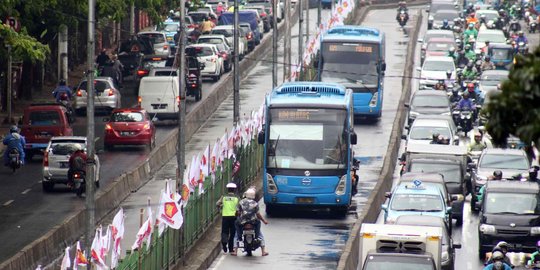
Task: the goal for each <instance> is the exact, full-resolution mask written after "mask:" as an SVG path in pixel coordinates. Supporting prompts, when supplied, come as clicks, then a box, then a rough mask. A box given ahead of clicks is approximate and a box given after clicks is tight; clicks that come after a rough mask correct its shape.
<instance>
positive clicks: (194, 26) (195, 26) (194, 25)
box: [188, 24, 197, 28]
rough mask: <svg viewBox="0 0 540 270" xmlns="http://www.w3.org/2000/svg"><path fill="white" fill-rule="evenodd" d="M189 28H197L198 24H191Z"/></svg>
mask: <svg viewBox="0 0 540 270" xmlns="http://www.w3.org/2000/svg"><path fill="white" fill-rule="evenodd" d="M188 28H197V25H196V24H190V25H188Z"/></svg>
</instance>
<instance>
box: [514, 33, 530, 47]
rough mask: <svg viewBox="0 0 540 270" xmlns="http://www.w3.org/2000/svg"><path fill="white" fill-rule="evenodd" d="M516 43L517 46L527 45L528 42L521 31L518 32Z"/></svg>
mask: <svg viewBox="0 0 540 270" xmlns="http://www.w3.org/2000/svg"><path fill="white" fill-rule="evenodd" d="M515 41H516V43H517V44H518V45H519V43H524V44H528V43H529V40H528V39H527V38H526V37H525V34H524V33H523V31H519V32H518V36H517V37H516V39H515Z"/></svg>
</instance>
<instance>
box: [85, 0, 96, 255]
mask: <svg viewBox="0 0 540 270" xmlns="http://www.w3.org/2000/svg"><path fill="white" fill-rule="evenodd" d="M95 7H96V2H95V0H88V44H87V51H88V58H87V59H86V64H87V71H86V76H87V79H86V82H87V83H86V89H87V90H86V92H87V97H88V98H87V105H86V119H87V123H86V128H87V130H86V156H87V160H86V237H85V240H86V254H91V253H90V252H91V242H92V240H91V239H92V234H93V233H94V226H95V225H96V216H95V214H96V213H95V210H96V201H95V197H94V187H95V184H96V181H95V178H96V176H95V172H94V169H95V165H96V163H95V160H94V156H95V151H94V150H95V149H94V144H95V141H94V135H95V134H94V132H95V131H94V95H95V93H94V50H95V48H94V46H95V45H94V36H95V34H94V31H95V17H94V16H95V13H94V10H95Z"/></svg>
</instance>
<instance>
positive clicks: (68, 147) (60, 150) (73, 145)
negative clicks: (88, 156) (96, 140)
mask: <svg viewBox="0 0 540 270" xmlns="http://www.w3.org/2000/svg"><path fill="white" fill-rule="evenodd" d="M84 148H86V145H85V143H84V142H52V143H51V148H50V151H51V154H52V155H71V154H72V153H73V152H75V151H76V150H77V149H84Z"/></svg>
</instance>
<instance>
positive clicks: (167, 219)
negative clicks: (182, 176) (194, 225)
mask: <svg viewBox="0 0 540 270" xmlns="http://www.w3.org/2000/svg"><path fill="white" fill-rule="evenodd" d="M157 219H158V220H159V222H160V224H164V225H166V226H169V227H171V228H173V229H175V230H178V229H180V227H181V226H182V223H183V222H184V218H183V217H182V211H181V207H180V205H179V204H178V202H177V201H176V200H174V199H173V198H171V195H170V194H168V193H167V192H165V191H163V192H162V193H161V201H160V203H159V211H158V216H157Z"/></svg>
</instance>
